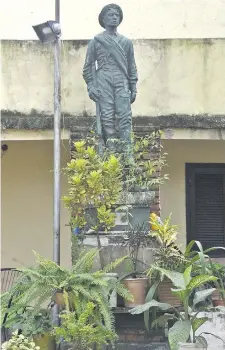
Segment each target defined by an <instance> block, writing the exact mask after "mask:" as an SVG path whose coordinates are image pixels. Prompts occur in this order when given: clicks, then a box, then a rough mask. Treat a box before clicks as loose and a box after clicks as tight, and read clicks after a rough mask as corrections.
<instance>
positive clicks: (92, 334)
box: [53, 298, 117, 350]
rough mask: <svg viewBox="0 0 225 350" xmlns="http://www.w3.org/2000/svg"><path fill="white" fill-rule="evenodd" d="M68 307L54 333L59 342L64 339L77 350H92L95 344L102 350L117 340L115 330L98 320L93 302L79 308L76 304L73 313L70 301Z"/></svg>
mask: <svg viewBox="0 0 225 350" xmlns="http://www.w3.org/2000/svg"><path fill="white" fill-rule="evenodd" d="M65 299H66V298H65ZM66 306H67V307H66V311H65V312H63V313H62V314H61V315H60V318H61V325H60V327H56V328H55V329H54V331H53V334H54V335H55V336H56V340H57V341H58V342H60V341H61V339H63V340H64V341H67V342H70V343H73V345H74V346H75V348H76V349H79V350H89V349H90V350H91V349H93V344H95V345H96V346H97V349H101V346H102V345H103V344H108V343H111V342H113V341H115V340H116V339H117V335H116V333H115V332H114V330H112V329H107V328H106V327H105V326H104V325H103V324H102V323H101V322H99V321H98V320H97V319H96V316H95V312H94V309H95V304H94V303H93V302H87V303H86V304H83V305H79V307H78V308H77V307H76V304H75V311H73V312H71V311H70V310H69V306H68V301H67V303H66ZM81 306H82V307H81Z"/></svg>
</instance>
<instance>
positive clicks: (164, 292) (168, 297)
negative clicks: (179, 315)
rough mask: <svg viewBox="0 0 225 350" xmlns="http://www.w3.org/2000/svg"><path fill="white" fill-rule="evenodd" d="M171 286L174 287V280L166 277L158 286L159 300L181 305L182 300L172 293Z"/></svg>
mask: <svg viewBox="0 0 225 350" xmlns="http://www.w3.org/2000/svg"><path fill="white" fill-rule="evenodd" d="M171 288H174V286H173V284H172V282H171V281H170V280H169V279H168V278H164V280H163V281H162V282H161V283H160V285H159V286H158V291H157V293H158V299H159V301H160V302H161V303H167V304H170V305H172V306H181V302H180V300H179V299H178V298H177V297H176V296H174V295H173V294H172V292H171Z"/></svg>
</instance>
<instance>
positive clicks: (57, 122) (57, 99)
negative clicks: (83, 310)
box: [53, 0, 61, 265]
mask: <svg viewBox="0 0 225 350" xmlns="http://www.w3.org/2000/svg"><path fill="white" fill-rule="evenodd" d="M55 20H56V22H58V23H59V22H60V0H55ZM60 48H61V42H60V38H59V37H58V38H57V39H56V40H55V44H54V224H53V260H54V262H56V263H57V264H59V265H60V158H61V155H60V153H61V152H60V146H61V72H60Z"/></svg>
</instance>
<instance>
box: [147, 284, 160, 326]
mask: <svg viewBox="0 0 225 350" xmlns="http://www.w3.org/2000/svg"><path fill="white" fill-rule="evenodd" d="M158 285H159V282H155V283H154V284H153V285H152V286H151V288H150V289H149V291H148V293H147V295H146V298H145V302H146V303H148V302H149V301H151V300H152V299H153V297H154V295H155V292H156V289H157V287H158ZM144 323H145V327H146V329H147V330H149V310H146V311H145V312H144Z"/></svg>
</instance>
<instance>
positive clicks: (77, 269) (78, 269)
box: [72, 248, 98, 273]
mask: <svg viewBox="0 0 225 350" xmlns="http://www.w3.org/2000/svg"><path fill="white" fill-rule="evenodd" d="M97 254H98V249H97V248H92V249H90V250H89V251H88V252H87V253H85V254H84V255H83V256H82V257H80V258H79V259H78V260H77V262H76V264H75V265H74V266H73V267H72V272H74V273H83V272H90V270H91V268H92V266H93V263H94V258H95V256H96V255H97Z"/></svg>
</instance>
